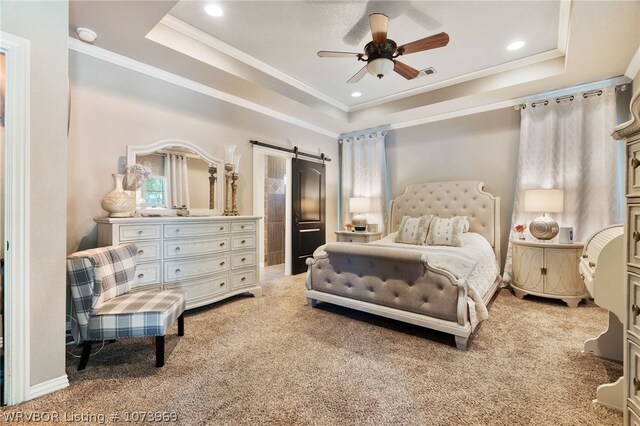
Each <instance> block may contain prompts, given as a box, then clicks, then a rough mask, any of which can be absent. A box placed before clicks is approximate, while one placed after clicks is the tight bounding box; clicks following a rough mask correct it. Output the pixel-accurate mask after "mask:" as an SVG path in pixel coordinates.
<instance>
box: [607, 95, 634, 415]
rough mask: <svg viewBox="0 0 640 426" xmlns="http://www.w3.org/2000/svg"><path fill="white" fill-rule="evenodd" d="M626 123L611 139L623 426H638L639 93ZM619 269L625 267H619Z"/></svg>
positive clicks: (632, 102) (632, 100) (618, 128)
mask: <svg viewBox="0 0 640 426" xmlns="http://www.w3.org/2000/svg"><path fill="white" fill-rule="evenodd" d="M631 114H632V118H631V120H630V121H628V122H626V123H623V124H621V125H619V126H618V127H616V129H615V131H614V133H613V137H614V138H615V139H625V140H626V145H627V147H626V151H627V161H626V175H627V179H626V191H625V192H626V195H627V196H626V203H627V205H626V208H625V224H624V227H625V229H624V241H625V249H624V252H625V253H624V259H625V260H624V262H625V263H626V278H625V282H626V284H625V300H626V302H625V312H626V314H625V318H620V319H621V320H622V321H623V323H624V326H625V330H626V333H625V348H626V349H625V352H624V368H623V373H624V378H623V385H624V394H625V400H626V404H625V405H626V408H625V410H624V424H625V425H635V424H640V91H638V92H636V93H635V95H634V96H633V98H632V99H631ZM620 267H621V268H625V265H623V264H621V265H620Z"/></svg>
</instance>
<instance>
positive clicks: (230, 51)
mask: <svg viewBox="0 0 640 426" xmlns="http://www.w3.org/2000/svg"><path fill="white" fill-rule="evenodd" d="M160 24H163V25H166V26H167V27H169V28H171V29H172V30H174V31H177V32H179V33H181V34H183V35H185V36H187V37H190V38H192V39H194V40H196V41H198V42H200V43H202V44H205V45H207V46H209V47H211V48H213V49H215V50H218V51H220V52H222V53H224V54H225V55H228V56H231V57H232V58H234V59H237V60H238V61H240V62H243V63H245V64H247V65H249V66H251V67H253V68H255V69H257V70H259V71H262V72H263V73H265V74H267V75H270V76H271V77H273V78H276V79H278V80H280V81H282V82H284V83H286V84H288V85H290V86H292V87H295V88H296V89H298V90H301V91H303V92H305V93H306V94H308V95H311V96H313V97H315V98H317V99H319V100H321V101H323V102H326V103H328V104H329V105H332V106H334V107H336V108H338V109H340V110H342V111H344V112H349V109H350V108H349V106H348V105H346V104H343V103H342V102H340V101H338V100H337V99H334V98H332V97H331V96H327V95H325V94H324V93H322V92H320V91H319V90H317V89H315V88H313V87H311V86H309V85H308V84H306V83H303V82H301V81H300V80H298V79H295V78H293V77H291V76H290V75H289V74H286V73H284V72H282V71H280V70H278V69H277V68H274V67H272V66H271V65H268V64H266V63H264V62H262V61H261V60H259V59H257V58H255V57H253V56H251V55H248V54H246V53H244V52H243V51H241V50H239V49H236V48H235V47H233V46H230V45H228V44H227V43H224V42H223V41H221V40H219V39H217V38H215V37H213V36H212V35H210V34H207V33H205V32H204V31H202V30H199V29H197V28H195V27H194V26H192V25H189V24H187V23H186V22H184V21H182V20H180V19H178V18H176V17H175V16H172V15H166V16H165V17H164V18H162V20H160Z"/></svg>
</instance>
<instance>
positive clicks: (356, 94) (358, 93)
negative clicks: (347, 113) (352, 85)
mask: <svg viewBox="0 0 640 426" xmlns="http://www.w3.org/2000/svg"><path fill="white" fill-rule="evenodd" d="M351 96H353V97H354V98H359V97H360V96H362V93H360V92H353V93H352V94H351Z"/></svg>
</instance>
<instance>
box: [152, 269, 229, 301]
mask: <svg viewBox="0 0 640 426" xmlns="http://www.w3.org/2000/svg"><path fill="white" fill-rule="evenodd" d="M164 287H165V288H166V289H178V290H182V291H184V292H185V295H186V299H187V309H192V308H197V307H198V306H203V305H207V304H209V303H211V302H213V301H215V299H217V298H218V297H219V296H220V295H222V294H224V293H227V292H228V291H229V290H230V288H231V286H230V285H229V276H228V275H227V274H225V273H223V274H218V275H213V276H210V277H206V278H200V279H195V280H189V281H185V282H182V283H180V284H166V285H165V286H164Z"/></svg>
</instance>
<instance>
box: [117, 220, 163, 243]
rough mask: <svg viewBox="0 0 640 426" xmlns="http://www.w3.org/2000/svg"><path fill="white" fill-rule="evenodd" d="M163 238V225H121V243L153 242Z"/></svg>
mask: <svg viewBox="0 0 640 426" xmlns="http://www.w3.org/2000/svg"><path fill="white" fill-rule="evenodd" d="M160 237H162V225H152V224H149V225H142V224H136V225H120V241H121V242H124V241H138V240H152V239H158V238H160Z"/></svg>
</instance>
